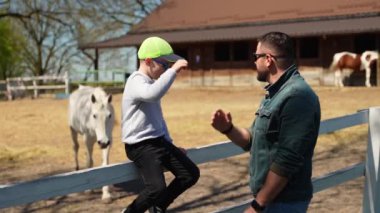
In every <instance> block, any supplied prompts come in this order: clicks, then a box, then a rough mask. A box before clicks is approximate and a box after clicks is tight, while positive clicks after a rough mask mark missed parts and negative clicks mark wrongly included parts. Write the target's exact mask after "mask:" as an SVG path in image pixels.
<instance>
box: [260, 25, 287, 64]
mask: <svg viewBox="0 0 380 213" xmlns="http://www.w3.org/2000/svg"><path fill="white" fill-rule="evenodd" d="M258 42H260V43H261V44H262V45H264V46H266V47H267V48H270V49H272V50H273V52H274V54H275V56H278V59H282V60H283V61H284V62H285V63H284V65H285V66H289V65H290V64H292V63H294V60H295V48H294V42H293V39H292V38H291V37H290V36H289V35H287V34H285V33H282V32H269V33H266V34H265V35H263V36H261V37H260V38H259V39H258Z"/></svg>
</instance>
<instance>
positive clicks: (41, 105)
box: [0, 84, 380, 213]
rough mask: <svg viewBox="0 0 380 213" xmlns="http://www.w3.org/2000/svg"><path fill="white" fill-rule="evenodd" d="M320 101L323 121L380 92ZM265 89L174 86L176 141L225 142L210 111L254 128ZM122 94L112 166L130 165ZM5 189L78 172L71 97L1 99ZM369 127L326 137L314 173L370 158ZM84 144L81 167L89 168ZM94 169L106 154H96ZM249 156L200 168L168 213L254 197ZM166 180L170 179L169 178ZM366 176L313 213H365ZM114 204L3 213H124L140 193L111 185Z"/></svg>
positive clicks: (169, 109) (117, 98) (117, 100)
mask: <svg viewBox="0 0 380 213" xmlns="http://www.w3.org/2000/svg"><path fill="white" fill-rule="evenodd" d="M314 89H315V91H316V92H317V94H318V95H319V97H320V101H321V107H322V119H328V118H333V117H337V116H343V115H347V114H352V113H355V112H356V111H357V110H360V109H366V108H368V107H373V106H380V98H379V97H380V88H364V87H351V88H342V89H338V88H333V87H314ZM263 94H264V92H263V90H262V89H261V88H259V87H235V88H228V87H208V88H200V87H186V88H184V87H180V86H178V85H177V86H176V84H174V87H173V88H171V90H170V91H169V93H168V94H167V96H165V98H164V99H163V100H162V105H163V111H164V115H165V117H166V120H167V123H168V128H169V130H170V132H171V135H172V138H173V139H174V143H175V144H177V145H179V146H182V147H185V148H190V147H198V146H203V145H207V144H212V143H216V142H219V141H224V140H226V139H225V138H224V137H223V136H222V135H220V134H218V133H217V132H216V131H214V130H213V129H212V128H211V126H210V118H211V113H212V112H213V111H214V110H216V109H218V108H223V109H225V110H227V111H230V112H231V113H232V115H233V119H234V123H235V124H236V125H237V126H242V127H248V126H249V125H250V124H251V122H252V119H253V117H254V114H253V113H254V111H255V110H256V108H257V107H258V105H259V101H260V99H261V97H262V96H263ZM121 96H122V95H121V94H114V97H113V104H114V106H115V109H116V118H117V122H116V125H115V129H114V132H113V141H114V144H113V147H112V150H111V156H110V162H111V163H118V162H123V161H125V160H126V156H125V154H124V149H123V145H122V144H121V142H120V116H121V114H120V106H121ZM0 123H1V125H0V185H4V184H10V183H15V182H19V181H27V180H33V179H37V178H40V177H45V176H50V175H54V174H59V173H64V172H69V171H72V170H73V169H74V160H73V152H72V148H71V142H70V135H69V129H68V125H67V100H66V99H63V100H62V99H61V100H58V99H54V98H52V97H42V98H39V99H35V100H31V99H29V98H25V99H21V100H15V101H11V102H6V101H2V102H0ZM367 133H368V129H367V125H362V126H359V127H354V128H349V129H346V130H343V131H339V132H336V133H332V134H328V135H323V136H320V138H319V140H318V143H317V147H316V151H315V156H314V171H313V176H314V177H317V176H321V175H323V174H325V173H328V172H331V171H334V170H337V169H341V168H344V167H347V166H350V165H353V164H356V163H359V162H362V161H363V160H364V159H365V150H366V145H367ZM83 147H84V146H83V145H82V147H81V148H80V165H81V166H82V167H81V168H83V166H84V165H85V157H86V155H85V151H84V148H83ZM94 158H95V162H94V163H95V165H100V162H101V153H100V149H99V148H98V147H95V150H94ZM247 162H248V154H243V155H241V156H236V157H233V158H228V159H223V160H219V161H216V162H211V163H205V164H202V165H200V169H201V178H200V180H199V182H198V183H197V185H196V186H194V187H193V188H191V189H190V190H188V191H187V192H186V193H184V194H183V195H181V196H180V197H179V198H178V199H177V200H176V201H175V202H174V203H173V204H172V205H171V206H170V209H169V212H193V213H196V212H199V213H203V212H212V211H215V210H217V209H220V208H222V207H225V206H230V205H234V204H236V203H239V202H242V201H245V200H248V199H251V195H250V192H249V187H248V185H247V180H248V176H247V173H248V172H247ZM167 178H168V180H170V179H171V178H172V177H171V176H170V175H167ZM363 183H364V178H359V179H357V180H354V181H349V182H347V183H345V184H342V185H340V186H338V187H334V188H331V189H328V190H325V191H322V192H319V193H316V194H315V196H314V198H313V200H312V203H311V206H310V208H309V212H318V213H319V212H360V211H361V205H362V190H363ZM111 194H112V196H113V201H112V202H111V203H103V202H101V199H100V197H101V190H100V189H96V190H94V191H93V192H92V193H84V192H83V193H75V194H70V195H67V196H62V197H56V198H52V199H49V200H44V201H40V202H35V203H32V204H27V205H20V206H16V207H12V208H6V209H0V212H12V213H13V212H43V213H45V212H46V213H47V212H120V210H121V209H122V208H123V207H125V206H126V205H128V204H129V203H130V202H131V200H132V199H133V198H134V197H135V196H136V193H135V192H134V191H133V190H129V191H124V190H122V189H121V188H120V187H116V186H114V187H112V188H111Z"/></svg>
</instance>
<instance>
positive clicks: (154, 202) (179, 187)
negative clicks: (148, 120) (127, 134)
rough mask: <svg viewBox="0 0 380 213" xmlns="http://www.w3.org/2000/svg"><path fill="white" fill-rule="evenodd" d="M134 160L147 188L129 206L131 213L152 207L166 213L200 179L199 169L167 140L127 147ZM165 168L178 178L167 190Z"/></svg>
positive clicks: (160, 138)
mask: <svg viewBox="0 0 380 213" xmlns="http://www.w3.org/2000/svg"><path fill="white" fill-rule="evenodd" d="M125 151H126V154H127V156H128V158H129V159H130V160H132V161H133V162H134V163H135V165H136V166H137V168H138V170H139V172H140V174H141V176H142V179H143V182H144V184H145V188H144V189H143V190H142V191H141V192H140V194H139V196H138V197H137V198H136V199H135V200H134V201H133V202H132V203H131V204H130V205H129V206H128V209H127V212H133V213H144V212H145V211H146V210H147V209H148V208H150V207H151V206H157V207H159V208H161V209H163V210H164V211H165V210H166V209H167V208H168V206H169V205H170V204H171V203H172V202H173V201H174V199H176V198H177V197H178V196H179V195H180V194H182V193H183V192H184V191H185V190H186V189H188V188H190V187H191V186H192V185H194V184H195V183H196V182H197V181H198V179H199V169H198V167H197V166H196V165H195V164H194V163H193V162H192V161H191V160H190V159H189V158H188V157H187V156H186V155H185V154H184V153H183V152H182V151H181V150H180V149H178V148H177V147H176V146H174V145H173V144H172V143H170V142H167V141H165V139H164V137H159V138H154V139H148V140H145V141H142V142H139V143H137V144H133V145H129V144H126V145H125ZM164 168H166V169H167V170H169V171H170V172H172V173H173V175H174V176H175V178H174V180H173V181H172V182H171V183H170V184H169V185H168V186H166V183H165V176H164Z"/></svg>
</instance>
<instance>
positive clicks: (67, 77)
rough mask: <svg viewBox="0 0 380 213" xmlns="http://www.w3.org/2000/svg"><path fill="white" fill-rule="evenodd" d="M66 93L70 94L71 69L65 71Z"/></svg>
mask: <svg viewBox="0 0 380 213" xmlns="http://www.w3.org/2000/svg"><path fill="white" fill-rule="evenodd" d="M65 93H66V95H69V94H70V71H69V70H68V71H67V72H65Z"/></svg>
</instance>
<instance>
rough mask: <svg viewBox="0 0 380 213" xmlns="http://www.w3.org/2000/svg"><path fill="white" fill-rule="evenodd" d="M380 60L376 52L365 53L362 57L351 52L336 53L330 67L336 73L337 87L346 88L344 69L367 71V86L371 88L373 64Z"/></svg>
mask: <svg viewBox="0 0 380 213" xmlns="http://www.w3.org/2000/svg"><path fill="white" fill-rule="evenodd" d="M378 58H379V55H378V53H377V52H376V51H365V52H363V54H361V55H360V54H356V53H351V52H339V53H335V54H334V56H333V61H332V63H331V65H330V70H331V71H334V72H335V81H334V82H335V86H338V87H343V86H344V85H343V77H342V72H343V70H344V69H348V70H350V71H361V70H365V73H366V74H365V76H366V80H365V85H366V86H367V87H371V83H370V78H371V63H373V62H374V61H375V60H377V59H378Z"/></svg>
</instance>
